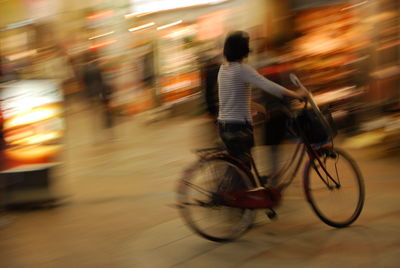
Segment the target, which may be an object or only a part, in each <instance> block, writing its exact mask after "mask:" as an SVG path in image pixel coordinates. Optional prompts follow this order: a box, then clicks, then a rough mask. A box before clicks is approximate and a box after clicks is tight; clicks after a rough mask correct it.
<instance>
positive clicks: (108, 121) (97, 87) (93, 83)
mask: <svg viewBox="0 0 400 268" xmlns="http://www.w3.org/2000/svg"><path fill="white" fill-rule="evenodd" d="M82 82H83V84H84V93H85V96H86V98H87V100H88V103H89V107H90V108H91V111H92V112H93V113H95V114H100V120H101V124H102V125H103V127H105V128H111V127H112V126H113V117H112V112H111V109H110V102H111V95H112V88H111V86H110V85H109V84H107V83H106V82H105V80H104V76H103V72H102V70H101V67H100V65H99V59H98V57H97V56H96V54H95V53H93V52H88V53H87V54H86V55H85V64H84V65H83V68H82ZM95 124H96V122H95Z"/></svg>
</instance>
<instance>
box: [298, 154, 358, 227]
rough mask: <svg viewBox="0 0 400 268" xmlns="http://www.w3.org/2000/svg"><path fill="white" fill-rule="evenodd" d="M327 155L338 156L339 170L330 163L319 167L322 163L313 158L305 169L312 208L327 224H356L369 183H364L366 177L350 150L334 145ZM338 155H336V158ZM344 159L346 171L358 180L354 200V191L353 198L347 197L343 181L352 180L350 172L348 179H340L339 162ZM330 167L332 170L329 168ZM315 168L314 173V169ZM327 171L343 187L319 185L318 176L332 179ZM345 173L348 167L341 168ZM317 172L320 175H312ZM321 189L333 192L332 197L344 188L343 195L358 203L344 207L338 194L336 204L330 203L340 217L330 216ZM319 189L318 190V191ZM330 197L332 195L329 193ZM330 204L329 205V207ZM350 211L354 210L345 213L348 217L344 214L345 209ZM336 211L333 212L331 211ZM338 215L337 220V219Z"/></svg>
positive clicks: (334, 202) (305, 188) (307, 192)
mask: <svg viewBox="0 0 400 268" xmlns="http://www.w3.org/2000/svg"><path fill="white" fill-rule="evenodd" d="M326 154H330V156H327V155H325V156H323V157H329V158H327V159H330V160H332V159H335V161H336V163H335V165H334V166H335V168H334V169H335V170H334V171H333V172H332V171H331V169H332V168H331V167H330V165H329V166H328V164H326V162H325V163H324V165H325V169H326V170H324V169H323V168H322V167H318V165H319V163H316V162H318V161H317V160H316V159H313V160H310V161H309V162H308V163H307V164H306V166H305V169H304V191H305V195H306V198H307V201H308V202H309V203H310V205H311V208H312V209H313V211H314V212H315V214H316V215H317V216H318V218H320V219H321V220H322V221H323V222H324V223H326V224H327V225H330V226H332V227H336V228H343V227H346V226H349V225H350V224H352V223H353V222H354V221H355V220H357V218H358V217H359V216H360V214H361V211H362V209H363V205H364V200H365V186H364V180H363V176H362V174H361V172H360V169H359V168H358V166H357V164H356V162H355V161H354V160H353V159H352V158H351V157H350V155H348V154H347V153H346V152H344V151H343V150H340V149H337V148H331V149H328V152H327V153H326ZM334 157H336V158H334ZM341 159H343V160H344V161H345V162H346V163H347V167H348V169H347V170H346V175H347V173H350V174H351V173H352V174H353V175H354V177H353V179H354V183H355V189H354V191H355V193H354V194H353V195H354V196H353V200H352V199H351V197H350V196H351V193H350V194H349V197H350V199H349V198H347V197H346V196H345V194H347V193H346V192H347V190H346V188H344V187H343V183H344V182H346V185H347V183H348V181H349V180H348V178H350V176H349V175H347V176H346V180H344V179H343V178H342V181H340V178H339V175H338V173H339V171H338V166H337V163H338V162H339V161H340V160H341ZM328 169H329V170H328ZM317 170H319V172H320V173H318V172H317ZM312 171H314V172H312ZM327 172H328V173H329V174H330V175H331V176H332V178H333V179H335V180H336V182H338V183H339V185H340V186H338V187H337V186H335V187H333V189H329V188H328V186H327V185H326V184H325V183H321V185H322V186H321V187H320V188H321V189H320V188H318V187H317V185H318V183H319V182H318V180H317V178H318V179H319V180H320V181H322V180H321V176H326V177H325V179H327V180H328V181H329V179H328V175H327ZM340 172H341V174H342V172H343V173H344V170H340ZM312 173H315V174H316V175H317V176H316V178H312V177H311V174H312ZM333 185H334V184H331V186H333ZM317 188H318V190H320V191H322V190H324V189H325V190H328V192H329V194H330V195H331V196H333V195H334V194H336V192H335V191H337V192H338V191H339V190H343V189H344V190H343V191H342V192H341V194H342V198H343V196H344V197H345V198H347V199H348V200H352V201H354V202H349V204H352V205H353V206H349V204H346V205H345V206H344V207H343V208H342V207H340V200H338V197H339V195H337V197H335V200H333V202H332V203H329V202H328V203H327V204H328V206H330V207H331V208H332V209H333V210H337V211H338V213H337V216H336V217H337V219H336V218H335V217H334V216H332V215H330V213H331V212H328V211H327V209H325V208H323V205H322V201H319V200H318V198H320V197H321V196H322V195H321V194H320V193H319V192H317ZM313 189H314V190H315V191H314V190H313ZM327 196H329V195H327ZM328 206H327V207H328ZM345 210H346V211H347V210H349V211H350V213H349V214H345V217H343V215H344V211H345ZM331 214H333V213H331ZM334 218H335V219H334Z"/></svg>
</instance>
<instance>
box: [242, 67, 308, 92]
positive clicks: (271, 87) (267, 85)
mask: <svg viewBox="0 0 400 268" xmlns="http://www.w3.org/2000/svg"><path fill="white" fill-rule="evenodd" d="M241 75H242V79H243V81H245V82H246V83H249V84H252V85H255V86H257V87H259V88H261V89H262V90H264V91H265V92H268V93H270V94H272V95H274V96H277V97H279V98H282V97H283V96H288V97H292V98H295V99H302V97H303V96H302V94H298V93H296V92H294V91H291V90H288V89H286V88H284V87H282V86H280V85H278V84H276V83H274V82H272V81H270V80H268V79H267V78H265V77H263V76H262V75H261V74H259V73H258V72H257V71H256V70H255V69H253V68H252V67H250V66H249V65H247V64H242V72H241Z"/></svg>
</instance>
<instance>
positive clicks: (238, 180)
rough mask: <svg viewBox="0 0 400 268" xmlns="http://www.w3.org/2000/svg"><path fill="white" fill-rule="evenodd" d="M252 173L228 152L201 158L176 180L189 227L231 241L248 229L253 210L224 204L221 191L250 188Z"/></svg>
mask: <svg viewBox="0 0 400 268" xmlns="http://www.w3.org/2000/svg"><path fill="white" fill-rule="evenodd" d="M250 176H251V175H249V174H248V172H246V171H245V170H244V169H242V168H241V167H239V166H238V164H237V163H236V162H235V161H234V160H233V159H231V158H230V157H229V156H216V157H211V158H208V159H202V160H200V161H199V162H198V163H197V164H196V165H195V166H194V167H192V168H190V169H189V170H188V171H187V172H186V173H185V175H184V177H183V178H182V179H181V180H180V182H179V187H178V202H179V208H180V212H181V215H182V217H183V219H184V220H185V221H186V223H187V224H188V225H189V227H190V228H191V229H192V230H194V231H195V232H196V233H198V234H199V235H201V236H202V237H204V238H206V239H209V240H212V241H216V242H228V241H232V240H234V239H236V238H238V237H240V236H241V235H242V234H244V233H245V232H246V231H247V230H248V229H250V227H251V225H252V223H253V220H254V216H255V214H254V211H253V210H250V209H241V208H234V207H228V206H224V205H223V202H222V200H221V193H223V192H227V191H232V190H241V189H246V190H247V189H251V188H253V183H252V179H251V177H250Z"/></svg>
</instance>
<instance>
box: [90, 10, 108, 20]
mask: <svg viewBox="0 0 400 268" xmlns="http://www.w3.org/2000/svg"><path fill="white" fill-rule="evenodd" d="M112 14H114V10H112V9H107V10H104V11H100V12H96V13H93V14H91V15H89V16H87V17H86V18H87V19H88V20H95V19H100V18H104V17H109V16H111V15H112Z"/></svg>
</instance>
